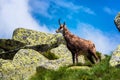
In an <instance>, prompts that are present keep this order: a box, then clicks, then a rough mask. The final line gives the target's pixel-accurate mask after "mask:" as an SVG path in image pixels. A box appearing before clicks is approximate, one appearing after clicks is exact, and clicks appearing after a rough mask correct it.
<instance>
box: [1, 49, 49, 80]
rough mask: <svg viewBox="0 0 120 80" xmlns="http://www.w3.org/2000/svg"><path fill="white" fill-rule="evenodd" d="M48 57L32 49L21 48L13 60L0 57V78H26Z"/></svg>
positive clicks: (21, 79) (16, 79)
mask: <svg viewBox="0 0 120 80" xmlns="http://www.w3.org/2000/svg"><path fill="white" fill-rule="evenodd" d="M47 60H48V59H46V58H45V57H44V56H43V55H41V54H40V53H38V52H37V51H35V50H32V49H21V50H19V51H18V52H17V53H16V55H15V56H14V59H13V61H12V60H11V61H9V60H3V59H0V80H28V79H29V78H30V77H31V76H32V75H34V74H35V73H36V68H37V67H38V66H39V65H42V64H44V63H45V62H46V61H47Z"/></svg>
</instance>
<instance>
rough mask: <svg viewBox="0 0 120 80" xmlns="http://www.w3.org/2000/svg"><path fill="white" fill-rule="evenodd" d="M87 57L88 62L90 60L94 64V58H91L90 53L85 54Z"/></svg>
mask: <svg viewBox="0 0 120 80" xmlns="http://www.w3.org/2000/svg"><path fill="white" fill-rule="evenodd" d="M87 58H88V60H90V62H91V63H92V64H95V62H94V60H93V58H92V55H91V53H89V54H88V55H87Z"/></svg>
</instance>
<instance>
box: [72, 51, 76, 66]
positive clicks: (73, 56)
mask: <svg viewBox="0 0 120 80" xmlns="http://www.w3.org/2000/svg"><path fill="white" fill-rule="evenodd" d="M72 61H73V64H75V53H72Z"/></svg>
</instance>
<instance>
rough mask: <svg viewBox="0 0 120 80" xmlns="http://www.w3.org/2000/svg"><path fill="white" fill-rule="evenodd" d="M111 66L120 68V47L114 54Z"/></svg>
mask: <svg viewBox="0 0 120 80" xmlns="http://www.w3.org/2000/svg"><path fill="white" fill-rule="evenodd" d="M109 64H110V66H113V67H118V66H120V45H119V46H118V48H117V49H116V50H115V51H114V52H113V53H112V57H111V59H110V62H109Z"/></svg>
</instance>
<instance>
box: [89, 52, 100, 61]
mask: <svg viewBox="0 0 120 80" xmlns="http://www.w3.org/2000/svg"><path fill="white" fill-rule="evenodd" d="M90 53H91V55H93V57H94V58H95V60H96V63H98V62H99V58H98V56H97V54H96V51H90Z"/></svg>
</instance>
